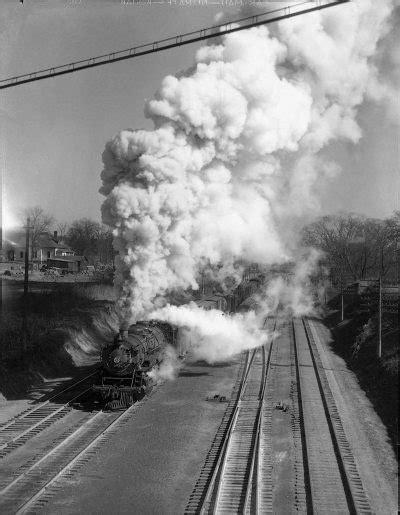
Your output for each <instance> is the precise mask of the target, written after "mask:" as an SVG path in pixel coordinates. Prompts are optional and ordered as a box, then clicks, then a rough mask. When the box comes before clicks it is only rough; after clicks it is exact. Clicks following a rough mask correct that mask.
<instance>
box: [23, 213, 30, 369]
mask: <svg viewBox="0 0 400 515" xmlns="http://www.w3.org/2000/svg"><path fill="white" fill-rule="evenodd" d="M30 223H31V220H30V218H29V217H28V218H27V219H26V227H25V230H26V233H25V276H24V299H23V313H22V344H23V353H24V359H25V357H26V352H27V348H28V343H27V341H28V334H27V333H28V327H27V316H28V281H29V231H30V230H31V229H32V227H31V226H30Z"/></svg>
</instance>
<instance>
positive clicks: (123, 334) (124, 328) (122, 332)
mask: <svg viewBox="0 0 400 515" xmlns="http://www.w3.org/2000/svg"><path fill="white" fill-rule="evenodd" d="M119 334H120V336H121V338H122V339H123V340H127V339H128V324H123V325H122V326H121V327H120V328H119Z"/></svg>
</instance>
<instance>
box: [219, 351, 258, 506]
mask: <svg viewBox="0 0 400 515" xmlns="http://www.w3.org/2000/svg"><path fill="white" fill-rule="evenodd" d="M257 353H258V348H256V349H254V350H253V352H252V360H251V363H250V366H249V368H248V371H247V375H246V380H245V382H244V384H243V388H242V392H241V395H240V396H239V398H238V403H237V405H236V410H235V415H234V417H233V420H232V424H231V426H230V430H229V432H228V433H227V436H226V445H225V448H224V452H223V454H222V456H221V464H220V473H219V480H218V483H217V485H216V487H217V489H216V495H215V500H214V502H212V503H211V509H212V512H213V513H220V510H219V506H220V505H221V504H222V500H221V497H222V495H223V485H224V478H225V476H226V469H227V463H228V457H229V454H230V450H231V448H232V446H233V442H232V439H233V434H234V430H235V428H236V426H237V423H238V420H239V414H240V412H241V409H242V406H243V399H242V397H243V394H244V392H245V391H246V387H247V380H248V377H249V373H250V368H251V365H252V363H253V362H254V358H255V356H256V354H257ZM258 414H259V412H258V413H257V418H258ZM253 455H254V453H252V457H253ZM246 486H247V488H246V496H245V502H246V500H248V496H249V493H248V489H249V485H248V484H247V485H246ZM243 512H244V509H243Z"/></svg>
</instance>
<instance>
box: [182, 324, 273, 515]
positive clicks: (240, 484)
mask: <svg viewBox="0 0 400 515" xmlns="http://www.w3.org/2000/svg"><path fill="white" fill-rule="evenodd" d="M268 323H269V324H270V325H271V324H273V326H274V325H275V324H274V321H273V320H269V321H268ZM271 348H272V344H271V345H270V346H269V350H268V352H267V348H266V347H265V346H263V347H259V348H257V349H254V350H252V351H251V352H248V353H247V354H246V361H245V363H244V366H243V368H242V371H241V374H242V375H241V380H240V383H239V385H238V386H236V387H235V389H236V391H235V392H234V395H232V397H233V399H234V400H233V401H231V405H228V407H227V411H226V413H225V416H224V420H223V422H222V424H221V426H220V428H219V430H218V433H217V436H216V439H215V440H214V443H213V446H212V448H211V450H210V452H209V454H208V456H207V460H206V464H205V466H204V467H203V470H202V473H201V476H200V479H199V481H198V482H197V483H196V486H195V489H194V491H193V493H192V495H191V498H190V500H189V503H188V505H187V507H186V510H185V513H187V514H189V513H204V514H205V513H244V512H245V511H246V510H247V509H248V507H249V506H250V505H251V504H252V503H254V499H255V498H257V492H256V494H255V495H254V493H253V492H252V490H253V486H254V481H253V477H254V478H256V477H257V466H258V465H257V463H258V454H259V448H260V438H259V436H260V427H261V421H262V405H263V398H264V393H265V381H266V376H267V371H268V366H269V359H270V354H271Z"/></svg>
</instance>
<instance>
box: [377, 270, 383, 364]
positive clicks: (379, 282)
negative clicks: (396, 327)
mask: <svg viewBox="0 0 400 515" xmlns="http://www.w3.org/2000/svg"><path fill="white" fill-rule="evenodd" d="M378 285H379V292H378V349H377V354H378V359H381V357H382V277H381V276H379V279H378Z"/></svg>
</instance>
